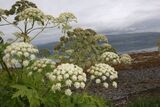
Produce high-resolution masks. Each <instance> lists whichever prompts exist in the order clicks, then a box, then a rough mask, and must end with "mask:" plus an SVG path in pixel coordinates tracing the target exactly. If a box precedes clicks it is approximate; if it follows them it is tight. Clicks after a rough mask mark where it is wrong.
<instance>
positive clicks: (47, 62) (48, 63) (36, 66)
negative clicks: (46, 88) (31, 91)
mask: <svg viewBox="0 0 160 107" xmlns="http://www.w3.org/2000/svg"><path fill="white" fill-rule="evenodd" d="M55 65H56V63H55V62H54V61H52V60H51V59H47V58H42V59H38V60H36V61H35V62H34V63H33V64H32V65H31V66H30V67H28V69H31V70H32V71H35V72H43V71H45V70H47V69H46V68H48V67H49V68H51V69H54V68H55ZM47 71H48V70H47Z"/></svg>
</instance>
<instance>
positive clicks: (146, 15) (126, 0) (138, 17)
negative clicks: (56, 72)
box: [0, 0, 160, 42]
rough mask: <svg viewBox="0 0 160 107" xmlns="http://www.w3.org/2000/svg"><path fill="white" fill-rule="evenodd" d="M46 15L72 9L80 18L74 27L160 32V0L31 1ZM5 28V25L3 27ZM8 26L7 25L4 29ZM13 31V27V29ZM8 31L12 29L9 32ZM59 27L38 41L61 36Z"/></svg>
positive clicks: (5, 1) (4, 1)
mask: <svg viewBox="0 0 160 107" xmlns="http://www.w3.org/2000/svg"><path fill="white" fill-rule="evenodd" d="M15 1H16V0H1V1H0V7H1V8H9V7H10V6H11V4H13V3H14V2H15ZM32 1H33V2H35V3H36V4H37V5H38V7H39V8H40V9H41V10H42V11H44V12H45V13H47V14H51V15H53V16H58V14H59V13H61V12H66V11H69V12H72V13H74V14H75V16H76V17H77V18H78V23H77V24H74V25H73V26H74V27H79V26H80V27H85V28H92V29H94V30H96V31H97V32H99V33H104V34H114V33H128V32H148V31H149V32H158V31H159V29H160V18H159V17H160V1H159V0H32ZM0 29H2V28H0ZM3 29H6V28H3ZM12 31H13V30H10V32H12ZM8 32H9V31H8ZM59 35H60V32H59V31H58V30H51V32H50V33H48V31H46V32H44V33H43V34H42V35H41V36H40V37H39V38H37V39H36V40H35V41H34V42H37V41H39V40H41V41H45V42H50V41H56V40H57V39H58V38H59Z"/></svg>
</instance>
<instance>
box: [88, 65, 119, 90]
mask: <svg viewBox="0 0 160 107" xmlns="http://www.w3.org/2000/svg"><path fill="white" fill-rule="evenodd" d="M87 72H88V73H89V74H90V75H91V77H90V79H91V80H95V82H96V83H97V84H100V83H101V84H103V86H104V87H105V88H108V86H109V82H112V86H113V87H115V88H117V83H116V82H115V79H117V78H118V73H117V71H115V69H114V68H113V67H111V66H110V65H107V64H104V63H99V64H95V65H94V66H91V67H90V69H88V70H87Z"/></svg>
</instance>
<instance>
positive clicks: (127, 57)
mask: <svg viewBox="0 0 160 107" xmlns="http://www.w3.org/2000/svg"><path fill="white" fill-rule="evenodd" d="M120 60H121V63H122V64H125V65H130V64H132V61H133V59H132V58H131V56H130V55H128V54H122V55H120Z"/></svg>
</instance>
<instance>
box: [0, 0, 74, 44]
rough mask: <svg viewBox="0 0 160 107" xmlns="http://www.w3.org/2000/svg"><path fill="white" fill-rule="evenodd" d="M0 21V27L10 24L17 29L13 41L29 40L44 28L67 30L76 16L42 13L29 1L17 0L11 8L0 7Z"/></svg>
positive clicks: (67, 13) (66, 13) (65, 13)
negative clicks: (56, 15) (55, 15)
mask: <svg viewBox="0 0 160 107" xmlns="http://www.w3.org/2000/svg"><path fill="white" fill-rule="evenodd" d="M9 18H10V19H9ZM11 18H13V19H12V20H11ZM8 19H9V20H8ZM0 21H1V22H3V23H2V24H0V26H1V27H3V26H8V25H12V26H13V27H15V28H17V29H18V32H15V33H14V35H15V36H16V39H15V41H17V40H19V41H23V42H31V41H32V40H33V39H35V38H36V37H37V36H38V35H39V34H41V33H42V32H43V31H44V30H45V29H51V28H60V29H61V30H62V32H67V31H68V30H70V29H71V28H72V27H71V25H70V23H72V22H76V21H77V18H76V17H75V16H74V15H73V14H72V13H69V12H64V13H61V14H60V15H59V16H58V17H54V16H52V15H48V14H45V13H43V12H42V11H41V10H40V9H39V8H38V7H37V6H36V4H34V3H32V2H30V1H27V0H18V1H16V3H15V4H13V5H12V6H11V9H9V10H5V9H0ZM13 42H14V41H13Z"/></svg>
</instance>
